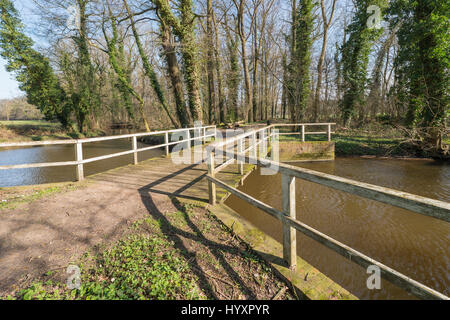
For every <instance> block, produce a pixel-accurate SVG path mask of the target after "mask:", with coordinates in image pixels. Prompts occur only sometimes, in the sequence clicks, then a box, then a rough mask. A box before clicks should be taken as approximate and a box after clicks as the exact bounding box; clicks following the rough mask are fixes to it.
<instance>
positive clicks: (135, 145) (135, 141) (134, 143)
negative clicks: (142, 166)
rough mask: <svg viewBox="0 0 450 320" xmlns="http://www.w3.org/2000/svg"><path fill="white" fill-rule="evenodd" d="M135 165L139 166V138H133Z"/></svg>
mask: <svg viewBox="0 0 450 320" xmlns="http://www.w3.org/2000/svg"><path fill="white" fill-rule="evenodd" d="M133 151H134V153H133V163H134V164H138V154H137V137H136V136H133Z"/></svg>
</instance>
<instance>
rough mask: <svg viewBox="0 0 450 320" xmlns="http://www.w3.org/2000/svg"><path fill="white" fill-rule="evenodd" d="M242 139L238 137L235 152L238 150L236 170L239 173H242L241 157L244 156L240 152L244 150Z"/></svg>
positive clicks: (242, 162)
mask: <svg viewBox="0 0 450 320" xmlns="http://www.w3.org/2000/svg"><path fill="white" fill-rule="evenodd" d="M243 142H244V139H239V140H238V141H237V152H238V172H239V174H241V175H242V174H244V161H243V160H242V158H243V157H244V156H243V155H241V153H242V152H243V151H244V143H243Z"/></svg>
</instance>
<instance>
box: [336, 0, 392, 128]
mask: <svg viewBox="0 0 450 320" xmlns="http://www.w3.org/2000/svg"><path fill="white" fill-rule="evenodd" d="M369 5H375V6H377V7H378V8H380V10H384V9H385V8H386V5H387V0H376V1H373V0H361V1H357V2H355V7H356V12H355V15H354V16H353V19H352V22H351V23H350V24H349V25H348V27H347V29H346V33H347V34H348V39H347V40H346V42H345V43H344V44H343V46H342V47H341V52H342V61H341V63H342V71H343V91H344V96H343V100H342V102H341V105H340V106H341V113H342V122H343V124H344V126H348V125H349V124H350V121H351V120H352V118H353V117H354V116H355V113H356V110H358V108H363V106H364V103H365V89H366V86H367V66H368V63H369V54H370V50H371V48H372V46H373V43H374V41H375V40H376V39H378V37H379V36H380V35H381V34H382V32H383V29H382V28H376V27H370V26H369V25H368V19H369V18H370V17H371V14H370V13H369V12H368V10H367V9H368V7H369Z"/></svg>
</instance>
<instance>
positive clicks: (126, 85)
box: [102, 3, 150, 131]
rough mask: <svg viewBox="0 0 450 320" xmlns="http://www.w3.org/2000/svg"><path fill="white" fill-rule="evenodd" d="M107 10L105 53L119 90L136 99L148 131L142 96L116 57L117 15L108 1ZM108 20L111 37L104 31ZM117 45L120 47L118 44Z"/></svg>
mask: <svg viewBox="0 0 450 320" xmlns="http://www.w3.org/2000/svg"><path fill="white" fill-rule="evenodd" d="M107 11H108V13H107V15H106V13H105V15H106V16H104V17H103V22H102V31H103V36H104V38H105V41H106V45H107V50H106V53H107V54H108V56H109V62H110V64H111V66H112V68H113V69H114V71H115V73H116V74H117V78H118V80H119V82H120V84H121V86H120V88H121V90H123V91H124V92H126V93H127V94H130V95H132V96H133V97H135V98H136V100H138V102H139V113H140V115H141V118H142V121H143V123H144V127H145V130H146V131H150V127H149V125H148V121H147V117H146V115H145V112H144V105H145V101H144V99H143V98H142V96H141V95H140V94H139V93H138V92H137V91H136V90H135V89H134V88H133V86H132V83H131V79H130V77H129V74H128V73H127V72H126V69H125V67H124V65H123V64H122V63H120V60H119V59H118V57H119V53H120V51H119V50H118V48H117V46H118V45H117V43H118V42H119V31H118V28H117V17H115V16H114V14H113V12H112V10H111V7H110V5H109V3H108V8H107ZM108 20H109V22H110V24H111V33H112V36H111V38H109V36H108V34H107V31H106V22H107V21H108ZM119 47H120V45H119Z"/></svg>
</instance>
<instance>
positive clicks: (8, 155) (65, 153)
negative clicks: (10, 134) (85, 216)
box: [0, 139, 164, 187]
mask: <svg viewBox="0 0 450 320" xmlns="http://www.w3.org/2000/svg"><path fill="white" fill-rule="evenodd" d="M146 146H148V145H143V144H140V143H139V144H138V147H146ZM126 150H131V141H130V140H128V139H119V140H110V141H100V142H92V143H85V144H83V156H84V159H87V158H93V157H97V156H101V155H107V154H112V153H117V152H122V151H126ZM163 152H164V151H163V149H153V150H148V151H143V152H140V153H139V154H138V159H139V161H142V160H145V159H149V158H152V157H156V156H159V155H162V154H163ZM73 160H75V147H74V145H72V144H70V145H48V146H36V147H29V148H9V149H5V148H1V149H0V165H13V164H25V163H40V162H62V161H73ZM132 161H133V154H129V155H125V156H121V157H114V158H110V159H106V160H101V161H95V162H91V163H87V164H85V165H84V174H85V175H86V176H88V175H92V174H95V173H99V172H103V171H106V170H110V169H113V168H116V167H120V166H124V165H127V164H130V163H132ZM75 179H76V170H75V166H61V167H48V168H29V169H12V170H0V187H10V186H19V185H33V184H41V183H51V182H63V181H74V180H75Z"/></svg>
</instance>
